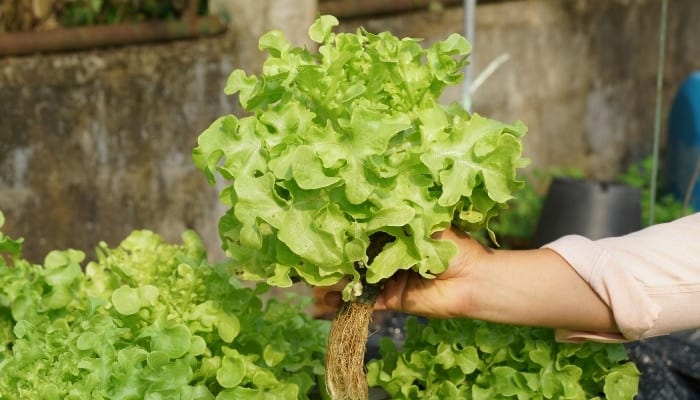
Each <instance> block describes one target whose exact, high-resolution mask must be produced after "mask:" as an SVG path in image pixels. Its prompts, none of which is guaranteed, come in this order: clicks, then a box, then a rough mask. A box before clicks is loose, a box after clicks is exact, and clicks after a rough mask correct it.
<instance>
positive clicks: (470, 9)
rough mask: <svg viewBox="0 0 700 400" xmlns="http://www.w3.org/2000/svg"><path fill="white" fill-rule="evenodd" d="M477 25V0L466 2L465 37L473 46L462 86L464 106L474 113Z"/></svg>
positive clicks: (466, 0)
mask: <svg viewBox="0 0 700 400" xmlns="http://www.w3.org/2000/svg"><path fill="white" fill-rule="evenodd" d="M475 23H476V0H464V36H465V37H466V38H467V40H468V41H469V43H470V44H471V45H472V52H471V54H470V56H469V60H470V61H469V65H467V66H466V67H464V83H463V84H462V106H463V107H464V109H465V110H467V111H468V112H470V113H471V112H472V94H471V86H472V82H473V81H474V47H475V41H474V36H475V34H474V31H475V28H474V25H475Z"/></svg>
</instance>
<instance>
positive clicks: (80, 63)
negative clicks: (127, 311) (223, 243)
mask: <svg viewBox="0 0 700 400" xmlns="http://www.w3.org/2000/svg"><path fill="white" fill-rule="evenodd" d="M235 47H236V41H235V39H234V36H233V35H225V36H221V37H217V38H210V39H204V40H199V41H184V42H178V43H169V44H162V45H149V46H132V47H124V48H119V49H111V50H103V51H90V52H79V53H67V54H53V55H46V56H32V57H23V58H6V59H0V110H2V116H0V209H1V210H2V211H3V212H4V213H5V216H6V218H7V221H6V226H5V228H4V230H5V231H6V232H7V233H8V234H11V235H14V236H23V237H25V239H26V245H25V250H26V251H25V253H26V255H27V256H28V257H29V258H30V259H31V260H33V261H41V260H42V258H43V256H44V255H45V253H46V252H47V251H48V250H50V249H54V248H65V247H72V248H78V249H82V250H86V251H88V252H89V253H92V249H93V248H94V246H95V245H96V244H97V243H98V241H99V240H104V241H106V242H107V243H109V244H110V245H116V244H118V242H119V241H120V240H121V239H122V238H124V237H125V236H126V235H127V234H128V233H129V232H130V231H131V230H133V229H142V228H148V229H153V230H155V231H157V232H159V233H161V234H163V235H164V236H165V237H166V238H167V239H168V240H178V239H179V235H180V233H181V232H182V231H183V230H184V229H188V228H193V229H196V230H197V231H198V232H200V233H201V234H202V235H203V236H204V238H205V239H206V242H207V244H208V246H209V247H210V249H211V251H212V252H214V253H216V251H217V249H218V248H219V243H220V241H219V240H218V236H217V233H216V223H217V220H218V215H219V213H220V212H221V210H220V208H219V206H218V202H217V198H216V194H215V190H214V188H212V187H210V186H208V184H207V183H206V182H205V179H204V178H203V176H202V175H201V173H200V172H199V171H198V170H196V169H195V168H194V166H193V164H192V162H191V157H190V153H191V150H192V148H193V147H194V145H195V144H196V138H197V135H198V134H199V133H200V132H201V131H202V130H203V129H204V128H206V127H207V126H208V124H209V123H210V122H211V121H212V120H213V119H214V118H216V117H217V116H219V115H222V114H224V113H227V112H231V111H232V110H233V109H234V107H233V99H228V98H227V97H226V96H225V95H224V94H223V91H222V89H223V86H224V84H225V81H226V78H227V77H228V74H229V73H230V72H231V70H232V69H233V67H234V65H235V59H234V58H233V56H232V54H233V51H234V49H235Z"/></svg>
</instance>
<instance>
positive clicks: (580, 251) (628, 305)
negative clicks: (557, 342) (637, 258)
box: [543, 235, 661, 342]
mask: <svg viewBox="0 0 700 400" xmlns="http://www.w3.org/2000/svg"><path fill="white" fill-rule="evenodd" d="M543 247H545V248H549V249H551V250H553V251H555V252H556V253H558V254H559V255H560V256H561V257H562V258H564V259H565V260H566V261H567V262H568V263H569V265H571V267H572V268H573V269H574V270H575V271H576V272H577V273H578V274H579V276H581V278H583V279H584V280H585V281H586V282H587V283H588V284H589V285H590V286H591V288H592V289H593V290H594V291H595V292H596V294H598V296H599V297H600V299H601V300H602V301H603V302H604V303H605V304H606V305H607V306H608V307H610V309H611V310H612V312H613V316H614V318H615V323H616V324H617V327H618V329H619V330H620V332H621V335H610V334H608V333H596V332H572V331H563V330H562V331H559V332H558V334H557V335H558V336H557V338H558V339H561V340H563V341H567V340H569V341H583V340H593V341H601V342H609V341H611V340H612V341H616V342H622V341H625V340H628V341H629V340H638V339H641V338H643V337H644V336H645V333H647V332H648V331H649V330H650V329H651V328H652V327H653V326H654V322H655V321H656V320H657V318H658V317H659V313H660V311H661V307H660V306H659V305H658V304H656V303H654V302H653V301H652V299H651V298H650V296H649V294H648V293H647V292H646V290H645V288H644V285H643V284H642V283H641V282H640V281H639V280H638V279H637V278H636V277H635V276H634V274H633V268H634V266H632V265H624V264H623V263H621V262H618V261H617V260H618V259H620V257H615V256H614V254H613V253H614V250H611V249H609V248H607V247H605V246H602V245H601V244H599V243H596V242H594V241H592V240H590V239H587V238H585V237H583V236H578V235H569V236H564V237H563V238H561V239H558V240H556V241H554V242H552V243H549V244H546V245H545V246H543ZM622 258H623V259H624V257H622Z"/></svg>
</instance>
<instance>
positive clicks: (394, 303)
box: [375, 271, 409, 311]
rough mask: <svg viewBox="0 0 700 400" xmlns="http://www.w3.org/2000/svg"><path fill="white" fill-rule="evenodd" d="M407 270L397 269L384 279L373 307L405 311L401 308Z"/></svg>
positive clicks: (407, 274) (406, 280) (407, 275)
mask: <svg viewBox="0 0 700 400" xmlns="http://www.w3.org/2000/svg"><path fill="white" fill-rule="evenodd" d="M408 277H409V272H408V271H399V272H397V273H396V274H395V275H394V276H393V277H391V278H389V279H387V280H386V281H384V290H382V292H381V293H380V294H379V297H377V302H376V303H375V308H377V309H378V310H392V311H406V310H404V309H403V297H404V295H405V290H406V284H407V282H408Z"/></svg>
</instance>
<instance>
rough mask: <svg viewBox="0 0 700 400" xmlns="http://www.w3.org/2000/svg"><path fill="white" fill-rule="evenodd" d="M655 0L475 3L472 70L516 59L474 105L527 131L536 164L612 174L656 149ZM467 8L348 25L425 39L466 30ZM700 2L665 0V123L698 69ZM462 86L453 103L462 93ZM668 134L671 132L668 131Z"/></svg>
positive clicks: (657, 15) (482, 89) (527, 147)
mask: <svg viewBox="0 0 700 400" xmlns="http://www.w3.org/2000/svg"><path fill="white" fill-rule="evenodd" d="M660 5H661V2H660V1H658V0H634V1H630V0H610V1H594V0H556V1H554V0H528V1H512V2H498V3H491V4H488V3H487V4H483V5H479V7H477V15H476V43H474V65H473V67H474V68H475V75H479V73H480V71H483V70H484V68H485V67H486V65H487V64H488V63H490V62H491V61H492V60H494V59H496V58H497V57H499V56H500V55H502V54H504V53H505V54H508V55H509V57H510V59H509V61H507V62H506V63H505V64H503V65H502V66H501V67H500V68H499V69H498V70H497V71H496V72H495V73H494V74H493V75H492V76H491V77H490V78H489V79H488V80H487V81H486V83H485V84H484V85H483V86H481V87H480V88H479V89H478V91H477V92H476V94H475V97H474V109H475V111H476V112H479V113H480V114H483V115H488V116H491V117H494V118H499V119H503V120H509V121H510V120H515V119H520V120H522V121H524V122H525V124H526V125H527V126H528V127H529V134H528V135H527V136H526V138H525V143H524V144H525V153H526V155H527V156H528V157H529V158H531V159H532V165H533V166H538V167H549V166H558V167H563V166H569V167H575V168H578V169H580V170H582V171H584V172H585V173H586V174H588V175H589V176H591V177H593V178H601V179H609V178H611V177H613V176H615V174H616V173H617V172H618V171H619V170H620V169H621V168H624V167H626V165H628V164H629V163H630V162H634V161H637V160H639V159H640V158H643V157H644V156H645V155H647V154H650V153H651V148H652V137H653V127H654V122H653V121H654V104H655V94H656V68H657V60H658V31H659V19H660ZM462 21H463V12H462V8H461V7H453V8H447V9H444V10H442V11H439V10H438V11H436V10H433V11H421V12H415V13H411V14H404V15H399V16H392V17H381V18H371V19H353V20H349V21H344V23H343V29H346V30H354V29H355V28H356V27H357V26H358V25H363V26H365V27H366V28H368V29H369V30H371V31H384V30H389V31H391V32H393V33H394V34H397V35H400V36H413V37H421V38H425V39H426V42H427V43H430V42H432V41H434V40H436V39H440V38H444V37H447V36H448V35H449V34H450V33H453V32H462V31H463V22H462ZM697 21H700V2H698V1H697V0H674V1H670V2H669V19H668V40H667V60H666V63H665V74H664V85H665V87H664V92H663V99H664V102H663V111H664V113H663V116H664V119H663V125H662V126H663V127H664V128H665V126H666V116H667V115H668V111H669V107H670V102H671V100H672V97H673V95H674V93H675V91H676V90H677V88H678V86H679V85H680V84H681V82H682V81H683V80H684V79H685V78H686V77H687V76H688V74H690V72H692V71H693V70H697V69H699V68H700V40H698V38H700V26H699V25H698V24H697ZM460 97H461V89H459V88H458V89H457V90H456V91H455V90H453V91H451V92H449V93H448V94H447V96H446V98H447V99H459V98H460ZM664 133H665V130H664Z"/></svg>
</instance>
